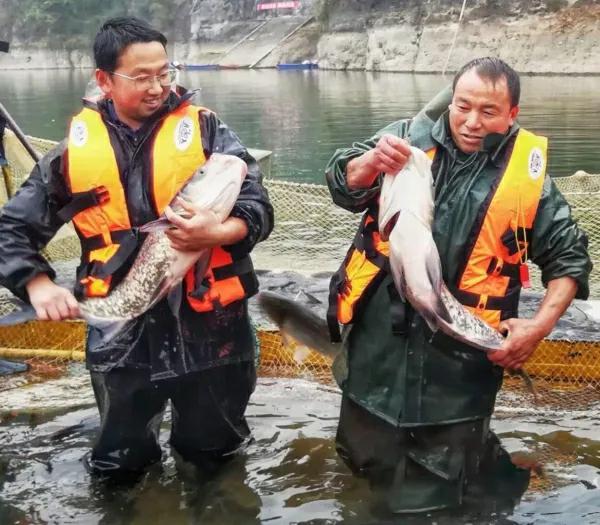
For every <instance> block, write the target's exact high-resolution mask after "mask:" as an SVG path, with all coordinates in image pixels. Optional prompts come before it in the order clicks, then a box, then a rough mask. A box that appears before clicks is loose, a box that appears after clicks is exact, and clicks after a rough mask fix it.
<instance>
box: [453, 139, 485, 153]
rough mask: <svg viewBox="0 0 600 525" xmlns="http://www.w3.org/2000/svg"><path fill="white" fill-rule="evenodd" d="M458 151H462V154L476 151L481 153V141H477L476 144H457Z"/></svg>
mask: <svg viewBox="0 0 600 525" xmlns="http://www.w3.org/2000/svg"><path fill="white" fill-rule="evenodd" d="M457 146H458V149H459V150H460V151H462V152H463V153H475V152H477V151H481V141H479V142H478V143H477V144H465V143H461V144H457Z"/></svg>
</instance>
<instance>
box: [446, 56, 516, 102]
mask: <svg viewBox="0 0 600 525" xmlns="http://www.w3.org/2000/svg"><path fill="white" fill-rule="evenodd" d="M471 69H474V70H475V72H476V73H477V74H478V75H479V76H480V77H481V78H484V79H488V80H491V81H492V82H493V83H494V84H495V83H496V82H497V81H498V80H500V79H501V78H502V77H504V78H505V79H506V85H507V86H508V94H509V95H510V106H511V107H513V108H514V107H515V106H518V105H519V99H520V98H521V81H520V79H519V74H518V73H517V72H516V71H515V70H514V69H513V68H512V67H510V66H509V65H508V64H507V63H506V62H504V60H500V59H499V58H495V57H483V58H476V59H474V60H471V61H470V62H467V63H466V64H465V65H464V66H463V67H461V68H460V71H459V72H458V73H456V75H455V76H454V81H453V82H452V91H453V92H454V90H455V89H456V84H457V82H458V80H459V79H460V77H462V76H463V75H464V74H465V73H466V72H467V71H471Z"/></svg>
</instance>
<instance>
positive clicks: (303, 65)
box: [277, 60, 319, 69]
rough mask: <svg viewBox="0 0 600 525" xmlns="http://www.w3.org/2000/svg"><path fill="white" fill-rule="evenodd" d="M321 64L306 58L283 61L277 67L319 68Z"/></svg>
mask: <svg viewBox="0 0 600 525" xmlns="http://www.w3.org/2000/svg"><path fill="white" fill-rule="evenodd" d="M318 68H319V64H318V63H317V62H310V61H308V60H305V61H304V62H288V63H285V62H281V63H279V64H277V69H318Z"/></svg>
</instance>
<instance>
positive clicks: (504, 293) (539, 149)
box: [328, 129, 547, 340]
mask: <svg viewBox="0 0 600 525" xmlns="http://www.w3.org/2000/svg"><path fill="white" fill-rule="evenodd" d="M435 152H436V149H435V148H432V149H429V150H427V155H428V156H429V158H431V159H433V158H434V156H435ZM546 154H547V139H546V138H545V137H538V136H536V135H534V134H533V133H530V132H528V131H526V130H524V129H520V130H519V132H518V135H517V138H516V140H515V144H514V147H513V150H512V154H511V157H510V159H509V162H508V164H507V167H506V169H505V171H504V173H503V174H502V176H501V178H500V182H499V184H498V187H497V189H496V191H495V193H494V195H493V197H492V199H491V201H490V205H489V207H488V209H487V213H486V214H485V216H483V217H482V220H481V222H480V223H478V224H475V226H474V229H473V235H472V237H473V238H474V239H475V242H474V244H473V249H472V250H471V253H470V255H469V258H468V261H467V263H466V265H465V269H464V271H463V272H462V275H461V279H460V282H459V285H458V287H457V288H455V289H452V292H453V294H454V295H455V296H456V298H457V299H458V300H459V301H460V302H461V303H462V304H464V305H465V306H467V307H468V308H469V309H470V310H471V311H472V312H473V313H474V314H475V315H477V316H479V317H480V318H481V319H483V320H485V321H486V322H488V323H489V324H491V325H492V326H494V327H497V326H498V324H499V323H500V320H501V319H503V318H504V316H503V315H502V314H503V312H505V313H506V312H510V313H513V312H514V313H516V309H517V306H518V295H519V292H520V289H521V281H520V278H519V270H520V268H521V266H522V264H524V263H525V260H526V259H527V248H528V245H529V239H528V236H529V237H530V235H531V228H532V226H533V220H534V219H535V215H536V212H537V208H538V204H539V200H540V196H541V192H542V186H543V183H544V177H545V172H546V156H547V155H546ZM515 243H516V244H515ZM388 254H389V244H388V243H387V242H384V241H382V240H381V239H380V237H379V233H378V224H377V217H376V215H375V214H374V212H372V211H370V210H369V211H367V212H366V213H365V215H364V216H363V220H362V221H361V224H360V226H359V229H358V232H357V234H356V236H355V239H354V242H353V244H352V246H351V247H350V250H349V251H348V254H347V255H346V258H345V259H344V262H343V263H342V266H341V267H340V269H339V270H338V272H336V274H334V276H333V278H332V280H331V285H330V308H329V312H328V323H329V327H330V331H331V335H332V338H333V339H334V340H335V339H339V330H338V329H337V323H338V322H339V323H341V324H349V323H351V322H352V320H353V319H354V317H355V315H356V314H357V312H358V311H359V309H360V307H361V305H362V304H364V302H365V301H366V300H368V298H369V297H370V296H371V295H372V293H373V292H374V291H375V290H376V289H377V288H378V284H379V283H380V282H381V281H382V279H383V277H384V276H385V275H386V274H387V272H388V268H387V266H388ZM392 306H393V305H392Z"/></svg>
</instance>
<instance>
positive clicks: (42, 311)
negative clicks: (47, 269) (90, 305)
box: [26, 273, 80, 321]
mask: <svg viewBox="0 0 600 525" xmlns="http://www.w3.org/2000/svg"><path fill="white" fill-rule="evenodd" d="M26 289H27V293H28V294H29V301H30V302H31V306H33V308H34V309H35V313H36V315H37V317H38V319H40V320H42V321H62V320H63V319H76V318H78V317H79V316H80V314H79V305H78V303H77V299H75V296H74V295H73V294H72V293H71V292H70V291H69V290H67V289H66V288H63V287H62V286H58V285H57V284H55V283H54V282H53V281H52V280H51V279H50V278H49V277H48V276H47V275H46V274H45V273H42V274H39V275H36V276H35V277H34V278H33V279H31V281H29V282H28V283H27V285H26Z"/></svg>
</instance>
